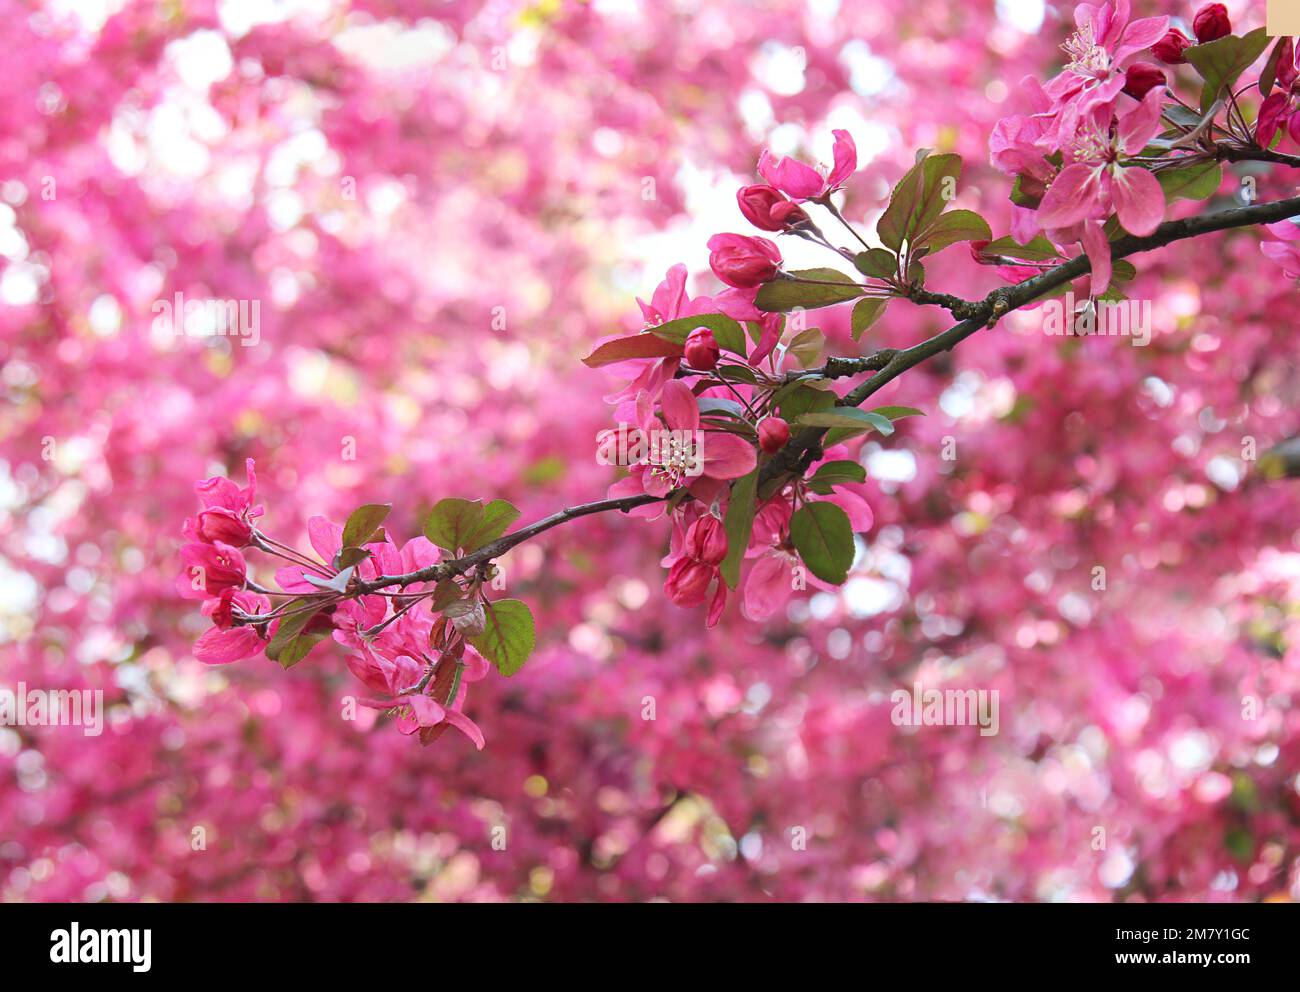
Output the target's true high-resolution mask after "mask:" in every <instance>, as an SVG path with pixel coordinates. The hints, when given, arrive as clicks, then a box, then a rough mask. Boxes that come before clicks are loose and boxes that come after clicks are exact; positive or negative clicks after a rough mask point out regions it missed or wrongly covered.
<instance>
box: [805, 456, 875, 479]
mask: <svg viewBox="0 0 1300 992" xmlns="http://www.w3.org/2000/svg"><path fill="white" fill-rule="evenodd" d="M866 481H867V470H866V469H865V468H863V467H862V466H861V465H859V464H858V463H857V462H855V461H850V460H849V459H847V458H846V459H841V460H839V461H833V462H827V463H826V464H824V465H822V466H821V467H820V468H819V469H817V471H816V472H814V473H813V476H812V478H810V479H809V480H808V483H809V485H812V484H814V483H820V484H824V485H827V486H834V485H839V484H840V483H841V482H866Z"/></svg>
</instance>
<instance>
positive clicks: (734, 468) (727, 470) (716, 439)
mask: <svg viewBox="0 0 1300 992" xmlns="http://www.w3.org/2000/svg"><path fill="white" fill-rule="evenodd" d="M700 453H701V454H702V455H703V456H704V457H703V460H704V474H705V475H707V476H708V477H709V478H711V479H739V478H740V477H741V476H742V475H748V474H749V473H750V472H752V471H754V466H755V465H757V464H758V454H757V452H756V451H755V450H754V446H753V445H752V444H750V443H749V442H748V441H746V440H745V439H744V438H741V437H737V436H736V435H735V434H728V433H725V432H721V431H710V432H709V433H707V434H705V435H704V437H703V438H702V439H701V441H700Z"/></svg>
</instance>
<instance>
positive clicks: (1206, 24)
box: [1192, 3, 1232, 45]
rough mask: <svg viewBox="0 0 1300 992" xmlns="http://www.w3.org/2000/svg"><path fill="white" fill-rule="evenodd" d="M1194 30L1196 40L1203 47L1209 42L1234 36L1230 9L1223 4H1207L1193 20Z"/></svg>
mask: <svg viewBox="0 0 1300 992" xmlns="http://www.w3.org/2000/svg"><path fill="white" fill-rule="evenodd" d="M1192 30H1193V31H1195V32H1196V40H1197V41H1198V42H1200V43H1201V44H1202V45H1204V44H1205V43H1206V42H1207V41H1216V40H1217V39H1219V38H1224V37H1226V36H1227V35H1230V34H1232V22H1231V21H1230V20H1228V8H1227V7H1225V6H1224V5H1223V4H1221V3H1207V4H1206V5H1205V6H1204V7H1202V8H1201V9H1200V10H1198V11H1197V12H1196V16H1195V17H1193V18H1192Z"/></svg>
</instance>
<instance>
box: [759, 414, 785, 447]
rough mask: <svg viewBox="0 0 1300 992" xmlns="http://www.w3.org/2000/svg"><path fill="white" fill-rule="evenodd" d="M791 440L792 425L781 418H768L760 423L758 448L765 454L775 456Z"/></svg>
mask: <svg viewBox="0 0 1300 992" xmlns="http://www.w3.org/2000/svg"><path fill="white" fill-rule="evenodd" d="M789 440H790V425H789V424H787V423H786V422H785V421H784V420H782V419H781V418H780V417H768V418H767V419H765V420H762V421H760V422H759V425H758V446H759V447H760V448H762V449H763V451H764V453H765V454H769V455H774V454H776V453H777V452H778V451H780V450H781V449H782V448H784V447H785V445H786V442H787V441H789Z"/></svg>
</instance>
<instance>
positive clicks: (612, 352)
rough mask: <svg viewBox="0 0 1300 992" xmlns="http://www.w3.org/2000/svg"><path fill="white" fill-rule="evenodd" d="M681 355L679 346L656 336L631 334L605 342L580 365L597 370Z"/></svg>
mask: <svg viewBox="0 0 1300 992" xmlns="http://www.w3.org/2000/svg"><path fill="white" fill-rule="evenodd" d="M688 333H689V332H688ZM719 347H721V342H719ZM681 353H682V346H681V345H680V344H678V343H674V342H672V341H669V340H667V339H665V338H662V337H660V336H659V335H658V334H633V335H631V336H629V337H625V338H614V340H612V341H606V342H605V343H604V344H602V345H600V346H599V347H598V348H597V349H596V350H595V351H593V352H592V353H591V354H590V355H588V356H587V357H586V358H584V359H583V360H582V364H583V365H585V366H587V368H589V369H598V368H600V367H601V366H603V365H612V364H614V363H615V362H625V361H627V360H628V359H629V358H676V357H678V356H680V355H681Z"/></svg>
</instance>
